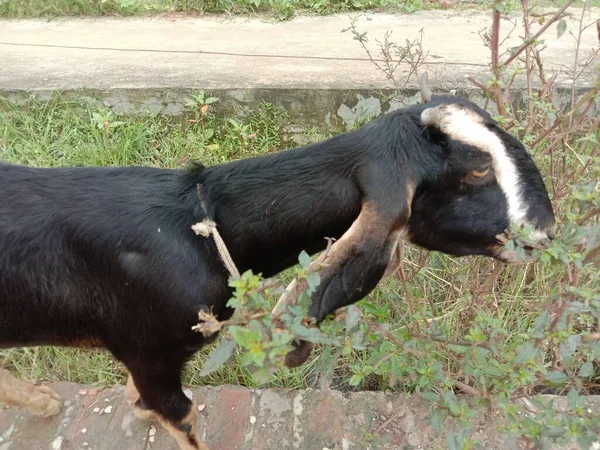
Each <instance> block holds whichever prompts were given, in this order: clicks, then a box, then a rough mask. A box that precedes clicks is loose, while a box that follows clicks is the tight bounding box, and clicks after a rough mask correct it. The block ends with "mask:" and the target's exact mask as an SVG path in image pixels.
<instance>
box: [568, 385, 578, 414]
mask: <svg viewBox="0 0 600 450" xmlns="http://www.w3.org/2000/svg"><path fill="white" fill-rule="evenodd" d="M577 400H579V394H578V393H577V390H576V389H575V388H574V387H573V388H571V390H570V391H569V393H568V394H567V402H568V403H569V407H570V408H571V409H574V408H576V407H577Z"/></svg>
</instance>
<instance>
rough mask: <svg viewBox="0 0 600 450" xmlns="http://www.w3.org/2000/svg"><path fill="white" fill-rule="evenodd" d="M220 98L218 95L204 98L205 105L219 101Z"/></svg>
mask: <svg viewBox="0 0 600 450" xmlns="http://www.w3.org/2000/svg"><path fill="white" fill-rule="evenodd" d="M218 101H219V98H218V97H208V98H207V99H206V100H204V104H205V105H210V104H211V103H215V102H218Z"/></svg>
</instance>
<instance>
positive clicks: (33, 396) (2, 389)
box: [0, 368, 62, 417]
mask: <svg viewBox="0 0 600 450" xmlns="http://www.w3.org/2000/svg"><path fill="white" fill-rule="evenodd" d="M0 401H2V402H5V403H7V404H9V405H12V406H17V407H19V408H26V409H27V410H29V411H30V412H31V413H32V414H33V415H35V416H40V417H50V416H54V415H56V414H58V413H59V412H60V411H61V409H62V400H61V397H60V395H58V394H57V393H56V392H54V391H53V390H52V389H51V388H49V387H48V386H36V385H34V384H32V383H28V382H26V381H22V380H19V379H17V378H15V377H13V376H12V375H11V374H10V373H8V371H6V370H4V369H2V368H0Z"/></svg>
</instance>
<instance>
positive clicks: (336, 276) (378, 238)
mask: <svg viewBox="0 0 600 450" xmlns="http://www.w3.org/2000/svg"><path fill="white" fill-rule="evenodd" d="M407 228H408V214H403V216H402V217H401V218H400V219H398V218H396V219H395V220H391V217H390V216H389V215H386V214H382V213H380V212H379V211H378V209H377V206H376V205H373V204H371V203H369V202H366V203H365V204H364V205H363V208H362V210H361V213H360V214H359V216H358V217H357V218H356V220H355V221H354V223H353V224H352V226H351V227H350V228H349V229H348V231H346V233H344V235H343V236H342V237H341V238H340V239H339V240H338V241H337V242H335V243H334V244H333V246H332V247H331V249H330V251H329V253H328V255H327V257H326V258H325V260H324V261H323V262H322V264H323V265H324V266H325V267H324V268H323V269H322V270H321V272H320V275H321V284H320V285H319V287H318V288H317V290H316V292H315V293H314V294H313V298H312V305H311V308H310V310H309V315H310V316H312V317H314V318H316V319H317V321H318V322H320V321H322V320H323V319H324V318H325V317H326V316H327V315H328V314H330V313H332V312H334V311H335V310H336V309H338V308H341V307H343V306H346V305H349V304H352V303H355V302H357V301H358V300H360V299H361V298H363V297H365V296H366V295H367V294H368V293H369V292H371V291H372V290H373V289H374V288H375V287H376V286H377V284H378V283H379V281H380V280H381V279H382V278H383V277H384V276H385V275H386V273H389V271H390V270H392V269H389V268H392V267H394V266H395V267H396V268H397V266H398V263H399V256H400V255H399V254H398V253H397V250H398V243H399V241H400V240H401V239H403V237H404V235H405V234H406V232H407ZM388 269H389V270H388Z"/></svg>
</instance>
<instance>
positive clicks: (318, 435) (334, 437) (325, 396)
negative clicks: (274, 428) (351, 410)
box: [302, 390, 344, 448]
mask: <svg viewBox="0 0 600 450" xmlns="http://www.w3.org/2000/svg"><path fill="white" fill-rule="evenodd" d="M303 409H304V414H308V416H309V417H308V420H307V421H306V423H305V425H304V427H303V428H304V429H303V430H302V434H303V435H304V436H305V443H306V444H307V446H306V448H309V447H310V448H313V446H314V445H317V443H318V444H319V445H321V446H322V447H321V448H323V447H327V446H335V445H336V444H337V445H339V443H340V442H341V440H342V437H343V430H342V423H343V420H342V419H343V414H344V403H343V397H342V395H341V393H339V392H337V391H329V390H323V391H312V395H311V396H310V397H308V398H305V400H304V408H303ZM315 448H316V447H315Z"/></svg>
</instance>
